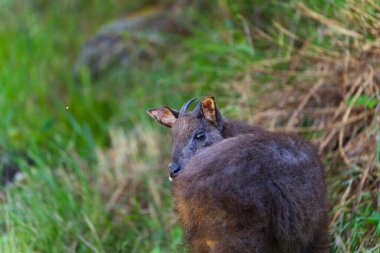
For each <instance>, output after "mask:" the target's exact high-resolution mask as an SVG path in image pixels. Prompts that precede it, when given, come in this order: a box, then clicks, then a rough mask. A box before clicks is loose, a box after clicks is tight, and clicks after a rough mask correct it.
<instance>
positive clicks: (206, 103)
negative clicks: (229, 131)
mask: <svg viewBox="0 0 380 253" xmlns="http://www.w3.org/2000/svg"><path fill="white" fill-rule="evenodd" d="M202 114H203V117H205V119H207V120H208V121H210V122H211V123H212V124H213V125H214V126H216V127H217V128H218V129H219V130H220V131H221V130H222V129H223V119H222V115H221V114H220V112H219V110H218V108H217V107H216V103H215V97H213V96H207V97H204V98H203V100H202Z"/></svg>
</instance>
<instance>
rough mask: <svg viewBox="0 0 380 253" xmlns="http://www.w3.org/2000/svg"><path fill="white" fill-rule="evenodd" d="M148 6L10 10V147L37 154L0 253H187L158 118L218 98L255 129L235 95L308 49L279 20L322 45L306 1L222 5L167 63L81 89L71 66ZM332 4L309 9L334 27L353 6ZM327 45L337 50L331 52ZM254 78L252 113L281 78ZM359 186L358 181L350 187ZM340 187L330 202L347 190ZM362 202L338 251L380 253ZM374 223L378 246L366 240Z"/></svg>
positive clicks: (2, 31)
mask: <svg viewBox="0 0 380 253" xmlns="http://www.w3.org/2000/svg"><path fill="white" fill-rule="evenodd" d="M149 2H152V1H120V0H113V1H75V0H68V1H43V0H39V1H30V2H25V1H18V0H14V1H5V0H0V20H1V21H2V22H1V26H0V38H1V39H0V112H1V120H0V145H1V146H2V147H5V148H6V149H7V150H24V151H27V152H28V153H29V155H30V156H31V157H32V158H33V160H34V162H35V164H34V166H32V167H30V166H28V165H26V164H23V163H22V162H21V163H22V164H21V165H22V169H23V171H24V172H25V173H26V175H27V178H26V180H24V181H22V182H19V183H17V184H16V185H14V186H12V187H8V188H6V189H2V190H1V194H2V195H3V196H2V198H1V199H3V200H1V202H0V252H10V253H11V252H15V253H16V252H154V253H160V252H186V247H185V246H184V242H183V241H182V234H183V232H182V230H181V228H180V226H179V224H178V223H177V220H176V217H175V215H174V214H173V212H172V209H171V204H172V203H171V198H170V183H169V182H168V180H167V179H166V172H167V171H166V164H167V162H168V161H169V155H170V145H169V143H170V136H169V133H168V131H165V130H166V129H163V128H160V127H158V126H156V125H153V124H154V123H153V122H152V121H151V120H150V119H149V118H148V117H147V115H146V114H145V110H146V109H147V108H150V107H155V106H159V105H161V104H166V105H170V106H173V107H180V105H181V104H182V103H183V102H184V101H185V100H187V99H188V98H190V97H194V96H196V97H198V98H199V97H201V96H203V95H206V94H214V95H216V96H217V97H218V104H219V105H220V107H221V108H224V109H223V112H224V113H226V114H227V115H228V116H239V117H240V118H244V119H248V118H249V117H250V115H248V114H247V112H248V111H247V110H243V109H241V108H240V106H239V104H238V101H239V100H240V99H241V92H236V91H231V89H233V88H234V83H235V82H241V80H244V76H245V75H246V74H247V73H249V71H251V69H252V67H254V66H256V65H257V64H260V63H261V62H262V61H265V60H267V59H272V58H286V57H288V56H289V55H291V54H292V53H293V51H294V48H295V46H296V41H294V40H293V39H291V38H289V37H287V36H286V35H284V34H283V33H282V32H281V31H279V30H277V29H276V28H275V27H274V26H273V23H272V19H275V20H278V21H279V22H280V23H281V24H283V26H284V27H289V29H290V31H292V32H293V33H295V34H297V35H298V36H301V37H302V38H307V37H308V36H310V35H315V36H316V37H317V34H318V31H317V26H318V24H317V22H316V21H314V20H310V19H306V18H304V17H301V15H300V14H299V13H298V12H297V11H296V10H295V8H294V3H296V2H297V1H288V2H286V3H283V2H282V1H275V0H271V1H269V2H268V3H266V2H267V1H254V2H255V3H256V4H257V5H252V4H251V3H250V2H249V1H241V3H240V4H236V3H233V1H219V2H218V4H216V5H215V6H209V7H208V8H209V9H208V10H207V11H204V12H202V11H200V10H197V9H192V8H189V9H188V10H187V11H188V15H190V16H191V17H192V18H193V19H194V20H197V22H196V25H194V27H192V28H191V29H192V36H191V37H189V38H181V39H180V43H178V45H177V46H176V47H171V48H170V50H167V52H165V53H164V54H163V55H162V57H160V58H155V59H153V60H152V61H151V62H150V63H147V62H136V64H135V65H133V66H131V67H129V68H128V69H114V70H113V71H109V72H107V73H106V74H104V76H102V77H101V78H99V79H97V80H91V79H90V78H89V77H88V76H86V73H84V74H83V75H82V79H81V83H80V84H79V83H78V82H77V81H76V80H75V79H74V78H73V76H72V67H73V65H74V62H75V60H76V57H77V56H78V54H79V52H80V48H81V45H82V44H83V43H84V42H85V41H86V39H88V38H89V37H90V36H91V35H92V34H93V33H94V32H95V31H96V30H97V29H98V28H99V27H100V26H101V25H102V24H104V23H106V22H108V21H110V20H113V19H115V18H117V17H120V16H122V15H124V14H125V13H127V12H128V11H130V10H135V9H138V8H139V7H141V6H144V5H145V4H147V3H149ZM166 2H167V1H166ZM330 2H331V3H330V4H325V1H304V3H305V5H307V6H309V7H310V8H311V9H313V10H315V11H318V12H320V13H323V14H325V15H326V16H328V17H335V16H336V15H337V13H339V12H338V10H339V8H344V6H345V1H330ZM337 8H338V10H337ZM211 10H212V11H211ZM207 13H212V14H210V15H208V14H207ZM220 13H222V14H220ZM216 17H217V18H216ZM293 17H294V18H293ZM250 18H252V20H253V21H252V22H253V23H254V25H255V26H257V27H260V28H261V29H263V30H264V31H265V32H267V33H268V34H270V36H272V38H273V41H272V42H268V41H263V40H261V39H259V38H257V37H256V36H255V34H253V40H251V39H250V38H249V36H248V35H247V34H246V33H245V32H244V24H245V22H249V19H250ZM315 43H316V44H318V45H320V46H323V47H326V48H329V47H331V45H330V42H329V41H328V39H323V40H320V41H318V40H317V39H315ZM276 67H277V68H284V69H285V68H286V64H285V65H284V66H282V65H280V67H279V65H276V66H274V68H276ZM254 77H255V80H254V81H252V82H248V84H245V86H244V85H243V88H244V89H247V90H249V94H254V95H253V96H254V97H253V98H252V101H253V102H252V101H251V102H247V103H249V104H248V105H247V104H245V106H246V107H254V105H255V101H257V100H258V98H259V97H260V95H261V94H263V93H265V92H266V91H268V89H271V88H268V87H267V85H269V84H270V83H271V82H273V79H274V78H273V77H272V76H270V75H265V74H257V75H255V76H254ZM246 107H245V108H246ZM249 112H250V111H249ZM120 129H123V130H120ZM351 172H352V173H355V171H351ZM350 177H353V178H354V177H358V174H354V175H343V176H342V179H345V180H346V179H348V178H350ZM334 180H335V179H334ZM329 183H331V185H332V187H331V189H334V185H338V186H339V185H341V184H342V182H341V181H333V182H329ZM348 183H349V181H344V182H343V184H344V185H347V184H348ZM340 197H341V195H340V193H339V194H338V193H337V194H334V195H333V196H332V197H331V198H332V200H333V201H334V202H336V201H338V200H339V199H340ZM113 198H115V201H112V200H113ZM362 198H363V199H365V201H361V203H365V204H361V206H360V207H358V208H360V210H361V211H360V213H358V214H356V216H355V217H354V219H350V217H346V218H345V219H343V220H341V221H339V222H338V223H337V224H338V225H339V227H337V228H334V233H337V234H338V235H339V236H338V237H334V238H339V237H340V235H341V234H342V238H343V239H342V241H335V242H333V246H332V250H333V251H334V252H344V250H347V247H351V251H352V252H356V249H357V252H377V250H378V249H379V245H378V243H377V246H375V247H372V246H370V247H372V248H367V247H366V245H367V244H368V245H375V244H376V242H370V240H376V238H379V237H380V235H379V231H380V229H379V226H378V223H377V225H376V222H379V212H378V211H376V210H375V209H374V208H373V206H372V204H371V203H372V202H371V201H370V196H369V195H368V194H367V193H366V192H363V196H362ZM344 204H347V205H348V204H349V203H344ZM334 208H336V209H339V210H340V209H341V208H345V206H337V207H333V211H334V212H336V211H337V210H335V209H334ZM347 215H348V216H349V212H347ZM371 224H372V225H373V224H375V226H376V230H371V231H375V232H376V233H377V234H376V235H368V234H367V233H366V229H368V226H371ZM347 234H350V235H352V238H351V241H349V242H347V241H345V239H344V238H346V235H347ZM363 238H365V239H363ZM366 240H368V242H362V241H366ZM376 247H377V248H376Z"/></svg>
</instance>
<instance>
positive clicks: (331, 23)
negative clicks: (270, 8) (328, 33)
mask: <svg viewBox="0 0 380 253" xmlns="http://www.w3.org/2000/svg"><path fill="white" fill-rule="evenodd" d="M296 7H297V9H299V10H300V11H301V12H302V13H303V14H304V15H306V16H309V17H311V18H313V19H315V20H317V21H318V22H320V23H321V24H324V25H326V26H327V27H330V28H331V29H333V30H334V31H336V32H338V33H341V34H344V35H347V36H350V37H353V38H356V39H361V38H363V36H362V35H361V34H359V33H357V32H355V31H352V30H348V29H347V28H344V27H343V25H342V24H340V23H338V22H337V21H335V20H332V19H329V18H327V17H325V16H323V15H321V14H319V13H317V12H315V11H313V10H310V9H309V8H307V7H306V6H305V5H304V4H302V3H298V4H296Z"/></svg>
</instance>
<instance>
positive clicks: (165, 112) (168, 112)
mask: <svg viewBox="0 0 380 253" xmlns="http://www.w3.org/2000/svg"><path fill="white" fill-rule="evenodd" d="M146 112H147V113H148V114H149V116H151V117H152V118H154V119H155V120H157V122H158V123H160V124H162V125H164V126H166V127H172V125H173V123H174V122H175V121H176V119H177V118H178V112H177V111H176V110H173V109H171V108H169V107H167V106H163V107H161V108H153V109H148V110H147V111H146Z"/></svg>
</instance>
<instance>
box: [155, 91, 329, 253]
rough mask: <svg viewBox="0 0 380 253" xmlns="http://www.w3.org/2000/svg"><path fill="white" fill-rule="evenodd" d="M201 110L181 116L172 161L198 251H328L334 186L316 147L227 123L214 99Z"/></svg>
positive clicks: (183, 214)
mask: <svg viewBox="0 0 380 253" xmlns="http://www.w3.org/2000/svg"><path fill="white" fill-rule="evenodd" d="M210 99H211V100H212V101H210ZM210 103H211V107H209V104H210ZM210 108H211V110H208V109H210ZM196 110H199V111H201V113H199V112H196V113H191V114H186V113H183V114H182V115H181V114H176V113H175V111H174V115H175V116H176V117H175V120H174V121H172V122H171V125H170V126H171V127H172V128H173V130H172V133H173V146H174V148H173V155H172V158H173V161H174V162H175V164H176V168H178V167H180V168H181V169H180V172H177V173H176V177H175V180H174V182H173V197H174V203H175V210H176V212H177V214H178V215H179V218H180V221H181V223H182V225H183V226H184V229H185V232H186V239H187V240H188V241H189V243H190V246H191V250H192V252H199V253H201V252H220V253H224V252H225V253H230V252H231V253H234V252H242V253H245V252H247V253H248V252H263V253H264V252H281V253H282V252H284V253H285V252H286V253H288V252H289V253H307V252H311V253H313V252H328V243H327V225H328V218H327V197H326V190H325V189H326V187H325V183H324V178H323V167H322V164H321V162H320V159H319V156H318V153H317V151H316V150H315V148H314V147H313V146H312V145H311V144H310V143H308V142H307V141H304V140H302V139H300V138H297V137H294V136H287V135H280V134H274V133H270V132H267V131H265V130H263V129H262V128H260V127H257V126H252V125H249V124H247V123H244V122H241V121H236V120H229V119H223V118H222V117H221V115H220V113H219V111H218V110H217V109H216V106H215V101H214V99H213V98H212V97H206V98H204V99H203V101H202V103H201V105H200V106H198V109H195V111H196ZM209 113H211V115H210V114H209ZM155 118H156V119H157V120H159V121H160V118H159V117H155ZM204 120H206V121H204ZM205 122H206V123H205ZM207 122H210V124H211V126H209V125H207ZM212 126H213V127H214V128H215V129H213V128H212ZM218 133H219V135H218ZM179 135H180V136H179ZM202 135H204V136H203V137H204V138H199V136H202ZM192 150H195V151H192ZM191 152H193V153H192V154H191ZM189 154H190V155H189Z"/></svg>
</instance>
